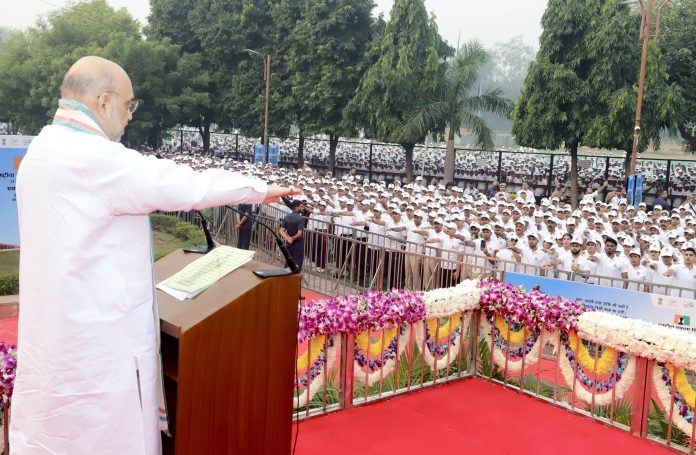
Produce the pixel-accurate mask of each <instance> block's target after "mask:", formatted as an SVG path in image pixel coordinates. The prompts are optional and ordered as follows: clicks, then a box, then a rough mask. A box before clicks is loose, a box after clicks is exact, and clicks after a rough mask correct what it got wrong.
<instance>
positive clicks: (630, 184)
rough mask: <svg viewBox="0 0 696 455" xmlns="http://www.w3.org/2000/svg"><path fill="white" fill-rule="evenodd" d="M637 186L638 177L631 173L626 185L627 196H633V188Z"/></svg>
mask: <svg viewBox="0 0 696 455" xmlns="http://www.w3.org/2000/svg"><path fill="white" fill-rule="evenodd" d="M635 187H636V177H635V176H633V175H630V176H629V177H628V185H627V187H626V196H627V197H628V198H632V197H633V190H634V189H635Z"/></svg>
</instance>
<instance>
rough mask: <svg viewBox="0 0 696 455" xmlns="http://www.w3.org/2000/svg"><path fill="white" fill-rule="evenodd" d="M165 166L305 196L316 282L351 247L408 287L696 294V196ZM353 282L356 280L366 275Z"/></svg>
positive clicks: (233, 164) (239, 165)
mask: <svg viewBox="0 0 696 455" xmlns="http://www.w3.org/2000/svg"><path fill="white" fill-rule="evenodd" d="M171 158H172V159H174V160H175V161H178V162H183V163H188V164H191V165H192V166H193V167H194V168H198V169H201V168H205V167H215V166H218V167H224V168H227V169H231V170H236V171H239V172H242V173H244V174H247V175H254V176H261V177H263V178H265V179H267V180H269V181H270V182H273V183H277V184H280V185H286V186H294V187H296V188H301V189H302V191H303V194H302V195H301V196H298V197H296V198H295V201H300V202H301V204H302V207H300V208H297V205H298V203H297V202H295V203H294V204H293V209H294V210H293V211H294V212H297V211H299V212H301V213H303V214H304V216H305V217H306V219H307V225H306V230H307V233H308V234H309V235H311V238H310V237H308V240H307V242H306V245H308V247H307V249H306V251H307V258H306V259H307V260H308V261H309V264H310V266H311V267H314V268H315V269H316V270H318V271H320V272H323V271H325V269H329V268H331V269H332V270H333V271H337V270H339V269H343V270H344V271H345V261H346V257H345V255H346V251H347V246H346V242H348V241H354V242H355V241H357V242H358V244H359V248H362V250H360V251H359V252H360V255H362V256H364V257H365V261H364V262H365V264H368V265H366V266H365V267H371V266H374V265H375V264H374V261H375V260H376V259H375V255H374V254H372V255H371V253H374V252H375V251H377V250H378V249H384V248H386V249H387V250H388V252H390V253H391V255H387V258H386V259H384V258H383V257H382V259H381V260H386V261H389V264H388V265H389V267H386V268H391V269H395V268H396V267H398V269H399V270H398V271H396V272H394V273H390V275H391V276H392V278H390V283H389V284H391V285H395V286H397V285H398V286H400V287H401V286H403V287H407V288H411V289H423V288H426V287H439V286H440V285H442V284H443V283H445V281H447V282H450V283H451V282H452V281H453V280H456V279H459V278H460V277H461V278H463V277H464V276H465V275H470V274H471V273H473V272H474V267H479V268H480V269H499V270H506V271H520V272H523V273H537V274H545V275H550V276H557V277H565V278H568V279H572V280H576V281H582V282H586V283H594V284H604V285H611V286H627V285H629V284H630V285H631V287H632V288H634V289H640V290H646V291H648V290H649V291H652V292H657V293H663V294H670V295H682V296H687V295H686V294H685V293H684V292H680V291H679V290H677V289H671V288H668V286H678V287H681V288H686V289H691V290H692V291H691V294H690V295H689V297H690V298H693V297H694V295H693V289H696V264H695V262H696V232H695V230H696V195H695V194H694V193H690V194H688V195H687V196H686V198H685V200H684V202H683V203H681V204H680V205H679V206H678V207H669V206H667V205H666V204H668V203H669V201H667V200H665V201H664V202H663V204H665V205H660V204H654V205H653V204H651V205H648V204H646V203H645V202H641V203H640V204H638V205H636V206H633V205H631V204H630V201H629V200H628V199H627V197H626V195H625V190H623V189H622V188H611V187H610V186H609V187H608V182H600V180H595V179H592V180H591V181H590V182H591V184H590V185H588V186H587V187H586V188H585V189H584V194H583V196H582V198H581V200H580V201H579V204H578V205H577V208H575V209H573V208H572V206H571V204H570V203H569V202H568V200H567V197H565V196H564V194H559V193H558V190H559V188H556V192H554V194H553V195H551V196H550V197H544V198H541V199H540V201H539V199H538V198H536V197H535V194H534V192H533V191H532V190H531V188H530V186H529V184H528V182H526V181H520V182H519V183H518V185H519V189H518V190H515V191H511V190H510V187H509V185H508V183H507V182H497V181H496V182H493V184H492V185H491V186H490V187H489V188H487V189H486V190H485V191H480V190H478V189H476V188H474V187H472V186H467V187H465V188H461V187H457V186H453V185H448V186H444V185H442V184H440V183H439V182H438V181H437V180H436V179H433V181H431V182H426V181H424V179H423V177H420V176H419V177H416V178H415V180H414V181H413V182H410V183H407V182H400V181H399V180H395V181H393V182H390V183H387V182H375V181H372V182H371V181H368V180H367V179H365V178H363V177H362V176H359V175H350V174H349V175H346V176H344V177H343V178H341V179H338V178H335V177H333V176H331V175H330V174H328V175H327V174H323V175H321V174H319V173H317V172H316V171H315V170H313V169H312V168H311V166H305V168H303V169H302V170H295V169H285V168H280V167H275V166H264V165H261V164H257V165H254V164H251V163H248V162H241V161H236V160H232V159H228V158H219V157H205V158H200V157H199V158H196V157H192V156H189V155H185V154H178V153H176V154H173V155H172V156H171ZM536 165H539V166H538V167H537V166H536ZM532 166H533V167H534V168H535V169H537V168H541V163H540V162H538V161H534V162H532ZM540 172H543V168H541V170H540ZM516 183H517V182H516ZM607 187H608V188H607ZM607 189H609V190H610V191H609V192H608V193H607V194H606V196H605V194H604V191H605V190H607ZM537 201H539V203H537ZM263 210H265V213H264V214H265V215H266V216H269V217H274V218H277V219H279V220H280V219H282V218H283V217H284V216H285V214H287V213H289V212H290V209H289V208H288V207H287V204H283V203H277V204H271V205H270V206H267V207H265V208H264V209H263ZM294 232H295V233H296V232H297V231H294ZM293 235H295V234H293ZM312 239H314V240H312ZM406 253H414V254H406ZM421 255H425V256H421ZM359 262H361V263H362V261H359ZM469 266H470V267H469ZM356 267H357V266H356ZM467 267H468V268H467ZM353 272H355V273H354V274H355V275H357V276H358V277H359V278H361V275H364V274H365V270H354V271H353ZM623 280H629V281H628V282H626V281H623Z"/></svg>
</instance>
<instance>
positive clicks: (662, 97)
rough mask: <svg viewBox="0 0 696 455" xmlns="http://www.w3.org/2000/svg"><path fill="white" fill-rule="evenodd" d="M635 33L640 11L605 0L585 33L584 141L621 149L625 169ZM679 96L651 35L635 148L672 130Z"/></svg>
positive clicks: (636, 64) (633, 98) (637, 53)
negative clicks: (587, 108) (588, 100)
mask: <svg viewBox="0 0 696 455" xmlns="http://www.w3.org/2000/svg"><path fill="white" fill-rule="evenodd" d="M639 35H640V16H639V15H637V14H636V13H635V11H632V10H631V9H630V7H629V6H628V5H626V4H625V3H619V2H616V1H608V2H606V3H605V5H604V7H603V9H602V13H601V20H600V21H598V22H597V23H596V24H595V25H594V26H593V27H592V29H591V30H590V32H589V33H588V35H587V37H586V41H587V50H588V55H589V58H590V59H591V60H592V62H593V65H592V68H591V71H590V77H589V78H588V81H589V85H590V90H591V92H592V97H593V98H594V100H595V105H594V109H592V111H591V112H589V115H588V119H587V127H586V132H585V135H584V138H583V144H584V145H586V146H589V147H596V148H606V149H618V150H623V151H625V152H626V159H625V161H624V163H625V167H626V171H627V174H628V170H629V169H628V168H629V165H630V161H631V154H632V150H633V127H634V122H635V115H636V103H637V99H638V98H637V97H638V76H639V73H640V59H641V47H640V42H639V41H638V40H637V37H639ZM681 99H682V98H681V89H680V88H679V87H678V86H677V84H675V83H673V82H672V83H670V81H669V76H668V74H667V67H666V66H665V64H664V61H663V59H662V55H661V52H660V49H659V46H658V45H657V42H656V41H655V40H653V41H651V43H650V47H649V52H648V60H647V71H646V78H645V88H644V94H643V110H642V115H641V131H640V136H639V142H638V150H639V151H643V150H646V149H647V148H648V146H650V144H652V145H653V147H654V148H655V149H656V150H657V149H659V146H660V135H661V133H662V132H663V131H665V130H666V131H668V132H670V133H671V134H672V135H676V132H677V112H678V110H679V106H680V104H681Z"/></svg>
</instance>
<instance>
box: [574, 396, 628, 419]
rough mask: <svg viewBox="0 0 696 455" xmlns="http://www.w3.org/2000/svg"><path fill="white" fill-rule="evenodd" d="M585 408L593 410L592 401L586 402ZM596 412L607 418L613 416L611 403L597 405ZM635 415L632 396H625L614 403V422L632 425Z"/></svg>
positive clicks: (597, 414)
mask: <svg viewBox="0 0 696 455" xmlns="http://www.w3.org/2000/svg"><path fill="white" fill-rule="evenodd" d="M585 410H586V411H587V412H590V411H592V403H585ZM594 414H595V415H596V416H598V417H603V418H605V419H607V420H609V418H610V417H611V405H609V404H608V405H605V406H595V408H594ZM632 415H633V403H632V401H631V397H630V396H626V397H623V398H622V399H620V400H617V401H616V402H615V403H614V415H613V418H614V422H618V423H620V424H623V425H626V426H630V425H631V416H632Z"/></svg>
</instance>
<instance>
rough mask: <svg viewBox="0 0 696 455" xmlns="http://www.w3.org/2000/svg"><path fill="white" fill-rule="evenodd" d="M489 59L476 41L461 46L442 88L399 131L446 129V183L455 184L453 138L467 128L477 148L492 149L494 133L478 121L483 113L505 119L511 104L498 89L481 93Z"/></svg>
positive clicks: (434, 131) (419, 131) (420, 132)
mask: <svg viewBox="0 0 696 455" xmlns="http://www.w3.org/2000/svg"><path fill="white" fill-rule="evenodd" d="M489 60H490V55H489V54H488V52H486V50H485V49H484V48H483V46H482V45H481V43H479V42H478V41H470V42H468V43H466V44H464V45H463V46H462V47H461V48H460V49H459V51H457V54H456V55H455V57H454V59H453V60H452V61H451V62H450V65H449V67H448V68H447V73H446V77H445V80H444V82H443V84H442V86H441V87H440V88H439V89H438V90H437V92H436V93H435V96H434V97H433V99H432V100H431V101H429V102H428V103H427V104H425V105H423V106H421V107H420V108H418V109H417V110H416V111H415V112H413V114H412V115H410V116H409V117H408V118H407V119H406V121H405V122H404V124H403V125H402V127H403V128H404V130H405V131H411V132H417V133H419V134H428V133H434V134H436V135H439V134H442V135H444V131H445V128H447V153H446V154H445V176H444V177H445V178H444V181H445V182H451V181H453V180H454V163H455V159H454V158H455V153H454V136H455V135H456V134H457V133H459V130H460V129H461V128H466V129H467V130H469V131H471V132H472V133H473V134H474V135H475V136H476V139H477V140H476V145H477V146H479V147H480V148H482V149H484V150H492V149H493V131H492V130H491V129H490V128H489V127H488V125H486V122H485V121H484V120H483V119H482V118H481V117H480V113H481V112H482V111H485V112H490V113H493V114H498V115H501V116H507V115H509V114H510V111H511V110H512V108H513V102H512V100H510V99H507V98H505V97H504V96H503V91H502V90H501V89H499V88H488V89H486V90H484V91H481V90H480V84H479V73H480V72H481V69H482V68H483V67H484V66H485V65H486V63H487V62H488V61H489Z"/></svg>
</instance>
